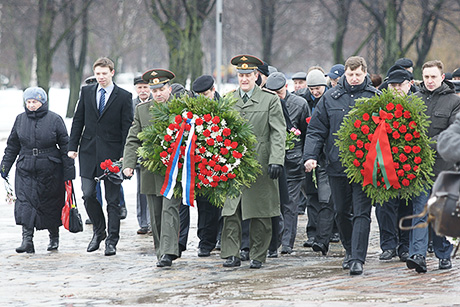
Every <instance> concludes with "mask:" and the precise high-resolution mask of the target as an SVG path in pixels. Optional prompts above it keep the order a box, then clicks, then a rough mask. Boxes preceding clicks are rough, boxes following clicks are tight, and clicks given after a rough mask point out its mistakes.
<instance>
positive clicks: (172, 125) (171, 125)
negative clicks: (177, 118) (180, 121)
mask: <svg viewBox="0 0 460 307" xmlns="http://www.w3.org/2000/svg"><path fill="white" fill-rule="evenodd" d="M168 128H169V130H174V129H175V128H176V124H169V126H168Z"/></svg>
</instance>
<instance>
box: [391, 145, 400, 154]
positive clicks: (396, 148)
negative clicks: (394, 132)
mask: <svg viewBox="0 0 460 307" xmlns="http://www.w3.org/2000/svg"><path fill="white" fill-rule="evenodd" d="M391 151H392V152H393V153H398V151H399V149H398V147H396V146H393V147H391Z"/></svg>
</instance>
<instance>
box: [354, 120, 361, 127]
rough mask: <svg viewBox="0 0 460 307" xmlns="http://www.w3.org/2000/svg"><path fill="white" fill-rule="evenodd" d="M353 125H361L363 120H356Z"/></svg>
mask: <svg viewBox="0 0 460 307" xmlns="http://www.w3.org/2000/svg"><path fill="white" fill-rule="evenodd" d="M353 126H355V128H359V127H361V121H360V120H359V119H357V120H355V123H354V124H353Z"/></svg>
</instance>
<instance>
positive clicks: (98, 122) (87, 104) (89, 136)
mask: <svg viewBox="0 0 460 307" xmlns="http://www.w3.org/2000/svg"><path fill="white" fill-rule="evenodd" d="M93 71H94V75H95V77H96V79H97V84H94V85H89V86H84V87H83V88H82V89H81V93H80V102H79V103H78V106H77V110H76V111H75V115H74V118H73V122H72V128H71V131H70V142H69V152H68V156H69V157H71V158H72V159H75V158H76V157H77V156H79V162H80V177H81V183H82V184H81V186H82V190H83V199H84V202H85V208H86V212H87V213H88V216H89V218H90V219H91V221H92V222H93V238H92V239H91V242H90V243H89V245H88V249H87V251H88V252H93V251H95V250H98V249H99V245H100V243H101V242H102V241H103V240H104V239H106V238H107V240H106V242H105V255H106V256H112V255H115V254H116V245H117V243H118V240H119V238H120V235H119V232H120V207H119V203H120V184H115V183H113V182H111V181H109V180H104V187H105V199H106V201H107V213H108V227H106V221H105V216H104V212H103V210H102V206H101V204H100V203H99V201H98V200H97V198H96V181H95V180H94V177H96V176H100V175H102V173H103V170H102V169H101V167H100V164H101V162H103V161H105V160H106V159H110V160H112V161H117V160H120V159H121V158H122V155H123V148H124V145H125V140H126V136H127V135H128V131H129V128H130V126H131V123H132V122H133V105H132V95H131V93H129V92H127V91H125V90H124V89H122V88H120V87H118V86H117V85H115V84H114V83H113V81H112V78H113V75H114V74H115V70H114V64H113V62H112V61H111V60H110V59H108V58H104V57H103V58H99V59H97V60H96V62H94V64H93ZM77 150H78V153H77ZM106 228H107V232H108V236H107V233H106Z"/></svg>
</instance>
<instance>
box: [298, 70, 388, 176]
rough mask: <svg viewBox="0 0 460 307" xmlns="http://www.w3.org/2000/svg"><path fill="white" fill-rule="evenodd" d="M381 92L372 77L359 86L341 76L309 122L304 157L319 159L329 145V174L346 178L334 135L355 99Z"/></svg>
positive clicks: (327, 150) (327, 149) (327, 168)
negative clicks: (350, 83)
mask: <svg viewBox="0 0 460 307" xmlns="http://www.w3.org/2000/svg"><path fill="white" fill-rule="evenodd" d="M379 94H380V91H379V90H377V89H376V88H375V87H373V86H372V83H371V80H370V78H369V77H366V79H365V80H364V82H363V83H362V84H360V85H357V86H351V85H349V84H348V82H347V81H346V78H345V77H342V78H340V80H339V83H338V84H337V86H335V87H333V88H332V89H330V90H328V91H326V92H325V93H324V95H323V97H321V100H320V101H319V102H318V104H317V106H316V108H315V111H314V112H313V115H312V118H311V120H310V124H309V125H308V131H307V137H306V140H305V146H304V156H303V160H304V161H306V160H309V159H314V160H316V161H318V159H319V157H320V154H321V152H322V150H323V146H324V145H325V153H326V171H327V173H328V175H329V176H342V177H345V176H346V174H345V168H344V167H343V166H342V163H341V161H340V159H339V148H338V147H337V146H336V145H335V141H336V139H337V136H336V135H334V134H335V133H336V132H337V131H338V130H339V129H340V125H341V124H342V122H343V118H344V116H345V115H347V114H348V112H349V111H350V109H351V107H353V106H354V105H355V99H358V98H363V97H364V98H371V97H373V96H374V95H379Z"/></svg>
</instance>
